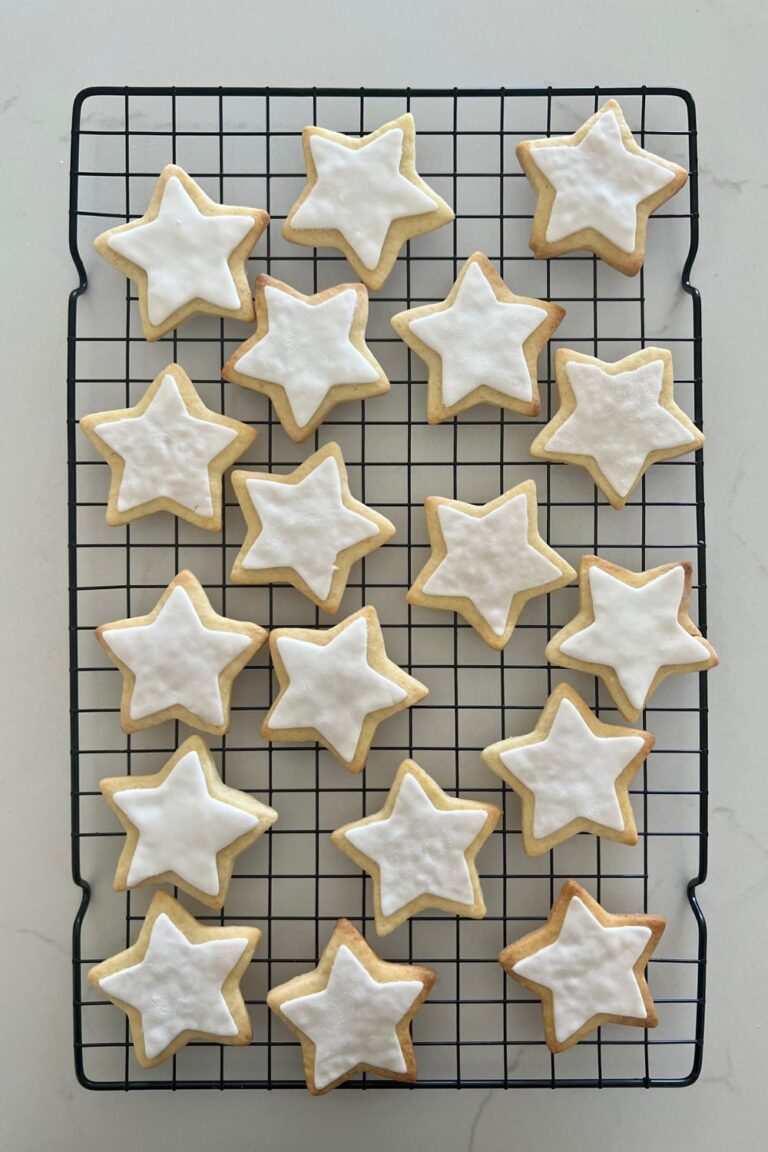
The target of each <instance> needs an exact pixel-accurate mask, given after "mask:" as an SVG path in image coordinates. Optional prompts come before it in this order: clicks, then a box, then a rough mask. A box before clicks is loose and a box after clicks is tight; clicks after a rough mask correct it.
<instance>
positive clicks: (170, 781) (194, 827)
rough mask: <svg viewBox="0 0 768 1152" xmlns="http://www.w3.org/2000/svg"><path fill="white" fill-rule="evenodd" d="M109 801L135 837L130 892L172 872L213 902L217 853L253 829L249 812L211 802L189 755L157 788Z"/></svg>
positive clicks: (196, 760)
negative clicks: (136, 836) (145, 882)
mask: <svg viewBox="0 0 768 1152" xmlns="http://www.w3.org/2000/svg"><path fill="white" fill-rule="evenodd" d="M112 799H113V802H114V803H115V804H116V805H117V807H118V808H119V809H120V811H121V812H124V813H125V815H126V816H127V817H128V819H129V820H130V821H131V823H132V824H133V825H134V827H135V828H136V829H137V830H138V833H139V839H138V843H137V845H136V848H135V851H134V853H133V858H132V860H131V865H130V868H129V871H128V877H127V883H128V886H129V887H130V888H132V887H134V886H135V885H136V884H140V883H141V882H142V881H143V880H148V879H150V878H152V877H155V876H159V875H161V874H162V873H163V872H175V873H176V875H177V876H179V877H181V879H182V880H185V881H186V882H187V884H191V885H192V886H193V887H194V888H199V889H200V891H201V892H206V893H207V894H208V895H210V896H215V895H216V893H217V892H218V891H219V874H218V868H217V861H216V857H217V855H218V853H219V852H221V850H222V849H223V848H227V847H228V846H229V845H230V844H232V843H233V841H235V840H237V839H239V838H240V837H241V836H244V835H245V833H246V832H250V831H251V830H252V829H253V828H256V827H257V825H258V824H259V820H258V818H257V817H256V816H254V815H252V814H251V813H250V812H244V811H243V810H242V809H241V808H238V807H236V806H235V805H234V804H226V803H224V802H223V801H222V800H217V799H215V798H214V797H213V796H211V794H210V792H209V791H208V785H207V782H206V778H205V773H204V772H203V767H202V764H201V763H200V756H199V754H198V753H197V752H195V751H194V750H192V751H189V752H187V754H186V755H185V756H182V757H181V759H180V760H179V761H178V763H177V764H175V765H174V767H173V768H172V769H171V772H170V773H169V775H168V776H167V777H166V778H165V780H164V781H163V782H162V784H159V785H157V786H156V787H148V788H126V789H124V790H123V791H120V792H115V793H114V794H113V796H112Z"/></svg>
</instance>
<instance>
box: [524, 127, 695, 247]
mask: <svg viewBox="0 0 768 1152" xmlns="http://www.w3.org/2000/svg"><path fill="white" fill-rule="evenodd" d="M531 149H532V158H533V162H534V164H535V165H536V167H537V168H538V169H539V170H540V171H541V172H542V173H543V174H544V176H546V178H547V180H548V181H549V183H550V184H551V185H552V186H553V187H554V189H555V199H554V204H553V206H552V211H551V214H550V217H549V223H548V224H547V232H546V239H547V241H548V242H549V243H550V244H553V243H556V242H557V241H558V240H563V239H564V238H565V237H566V236H571V235H572V234H573V233H574V232H578V231H579V230H580V229H582V228H594V230H595V231H596V232H599V233H600V235H601V236H604V237H605V239H606V240H609V241H610V242H611V243H612V244H615V245H616V247H617V248H620V249H621V251H622V252H633V251H634V249H635V244H636V239H637V206H638V204H641V203H642V202H643V200H647V199H648V197H649V196H653V195H654V194H655V193H656V192H658V191H660V189H662V188H665V187H666V186H667V184H669V183H671V182H672V181H673V180H674V179H675V174H674V172H672V171H670V169H669V168H666V167H665V166H664V165H662V164H659V163H658V162H657V161H656V160H655V159H653V158H652V154H651V153H648V152H646V153H644V154H643V155H642V156H638V155H637V154H636V153H634V152H630V151H629V150H628V149H627V148H626V147H625V146H624V141H623V139H622V135H621V127H620V125H619V121H618V119H617V118H616V115H615V113H614V112H613V110H612V109H610V108H609V109H607V110H606V111H605V112H604V113H603V115H601V116H599V117H598V119H597V120H596V121H595V123H594V124H593V125H592V127H591V128H590V129H589V131H588V132H587V134H586V136H584V138H583V139H582V140H581V142H580V143H579V144H577V145H575V146H574V145H571V144H553V145H549V146H547V145H544V144H542V143H534V144H532V145H531Z"/></svg>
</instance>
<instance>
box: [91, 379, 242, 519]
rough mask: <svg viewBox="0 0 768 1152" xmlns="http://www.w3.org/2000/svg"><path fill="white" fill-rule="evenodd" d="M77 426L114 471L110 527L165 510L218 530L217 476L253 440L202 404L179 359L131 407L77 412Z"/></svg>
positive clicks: (219, 478) (233, 422)
mask: <svg viewBox="0 0 768 1152" xmlns="http://www.w3.org/2000/svg"><path fill="white" fill-rule="evenodd" d="M80 427H81V429H82V430H83V432H84V433H85V435H86V436H87V437H88V439H89V440H90V441H91V443H92V444H93V446H94V448H95V449H96V451H97V452H99V453H100V455H102V456H103V457H104V459H105V460H106V461H107V463H108V464H109V467H110V469H111V472H112V480H111V483H110V488H109V498H108V502H107V523H108V524H112V525H116V524H130V523H131V521H133V520H137V519H138V518H139V517H141V516H149V515H151V514H152V513H153V512H160V511H165V512H170V513H171V514H172V515H173V516H179V517H180V518H181V519H182V520H188V521H189V522H190V524H196V525H197V527H198V528H208V529H210V530H211V531H219V530H220V528H221V508H222V495H221V493H222V476H223V474H224V472H225V471H226V469H227V468H229V467H230V465H232V464H234V462H235V460H237V458H238V457H239V456H242V454H243V452H245V451H246V449H248V448H249V447H250V445H251V444H253V441H254V440H255V439H256V432H255V430H254V429H253V428H249V426H248V425H247V424H241V423H240V421H239V420H233V419H231V417H229V416H221V415H219V413H218V412H212V411H211V409H210V408H206V406H205V405H204V404H203V402H202V400H201V399H200V397H199V396H198V394H197V392H196V391H195V388H194V386H193V384H192V381H191V380H190V378H189V376H187V374H186V372H185V371H184V369H183V368H181V367H180V366H179V365H178V364H169V365H168V367H167V368H165V369H164V370H163V371H162V372H161V373H160V375H159V376H157V377H156V379H155V380H154V381H153V382H152V383H151V384H150V386H149V388H148V389H147V391H146V392H145V393H144V395H143V396H142V398H141V400H140V401H139V403H138V404H136V405H135V406H134V407H133V408H117V409H114V410H113V411H111V412H94V413H92V414H91V415H89V416H81V418H80Z"/></svg>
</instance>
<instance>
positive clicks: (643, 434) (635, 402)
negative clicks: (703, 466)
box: [546, 360, 694, 496]
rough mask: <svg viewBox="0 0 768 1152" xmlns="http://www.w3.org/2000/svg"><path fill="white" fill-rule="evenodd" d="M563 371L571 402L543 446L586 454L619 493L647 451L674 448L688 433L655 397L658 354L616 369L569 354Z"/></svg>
mask: <svg viewBox="0 0 768 1152" xmlns="http://www.w3.org/2000/svg"><path fill="white" fill-rule="evenodd" d="M565 372H566V375H567V376H568V380H569V382H570V384H571V387H572V388H573V395H574V399H575V400H576V408H575V411H574V412H572V414H571V415H570V416H569V417H568V419H567V420H565V421H564V423H563V424H561V425H560V427H559V428H558V429H556V431H555V432H554V434H553V435H552V436H550V438H549V440H548V441H547V443H546V448H547V450H548V451H551V452H574V453H577V454H579V455H583V456H592V457H593V458H594V459H595V461H596V462H597V466H598V468H599V469H600V471H601V472H602V473H603V475H604V476H605V478H606V479H607V480H608V481H609V482H610V484H611V485H612V486H613V487H614V488H615V489H616V491H617V492H618V494H619V495H620V496H626V495H627V493H628V492H629V490H630V489H631V488H632V486H633V485H634V483H635V481H636V480H637V477H638V474H639V473H640V471H641V470H642V467H643V465H644V464H645V461H646V458H647V457H648V454H649V453H650V452H655V451H658V450H659V449H664V448H678V447H680V446H681V445H683V444H690V443H691V441H692V440H693V439H694V437H693V435H692V434H691V432H690V430H689V429H688V428H686V427H685V425H684V424H681V423H680V421H679V420H678V419H677V418H676V417H675V416H673V415H672V413H671V412H668V411H667V409H666V408H664V407H662V405H661V404H660V403H659V398H660V396H661V387H662V382H663V378H664V361H663V360H651V361H650V362H649V363H648V364H643V365H641V366H640V367H639V368H635V369H633V370H632V371H631V372H620V373H619V374H618V375H611V374H610V373H608V372H604V371H603V369H602V368H599V367H598V366H597V365H596V364H580V363H578V362H577V361H573V360H572V361H569V362H568V363H567V364H566V365H565Z"/></svg>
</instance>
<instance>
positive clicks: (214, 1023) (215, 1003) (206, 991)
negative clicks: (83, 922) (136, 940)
mask: <svg viewBox="0 0 768 1152" xmlns="http://www.w3.org/2000/svg"><path fill="white" fill-rule="evenodd" d="M247 947H248V940H247V938H245V937H243V938H242V939H241V938H240V937H233V938H232V939H230V940H206V941H205V942H204V943H201V944H191V943H190V941H189V940H188V939H187V938H186V936H185V935H184V933H183V932H182V931H181V930H180V929H179V928H177V927H176V925H175V924H174V923H173V921H172V920H171V919H170V917H169V916H167V915H166V914H165V913H164V912H162V913H161V914H160V915H159V916H158V918H157V920H156V921H155V923H154V925H153V927H152V934H151V936H150V940H149V945H148V947H147V951H146V955H145V956H144V959H143V960H142V961H141V962H140V963H139V964H134V965H133V966H132V967H130V968H124V969H122V971H120V972H113V973H112V975H111V976H104V977H102V979H101V980H100V981H99V987H100V988H101V989H102V990H103V991H104V992H106V993H107V995H108V996H114V997H116V998H117V999H118V1000H122V1001H123V1002H124V1003H125V1004H128V1005H130V1006H131V1007H132V1008H135V1009H136V1011H137V1012H139V1013H140V1015H141V1024H142V1030H143V1033H144V1049H145V1051H146V1054H147V1056H148V1058H149V1059H150V1060H152V1059H154V1057H155V1056H159V1055H160V1053H161V1052H162V1051H163V1049H165V1048H167V1047H168V1045H169V1044H172V1043H173V1041H174V1040H175V1039H176V1037H177V1036H179V1035H180V1034H181V1033H182V1032H185V1031H187V1030H188V1029H189V1030H192V1031H197V1032H205V1033H207V1034H209V1035H211V1036H236V1035H237V1033H238V1029H237V1024H236V1023H235V1021H234V1019H233V1017H232V1013H231V1012H230V1010H229V1008H228V1007H227V1003H226V1001H225V999H224V997H223V995H222V992H221V988H222V985H223V983H224V981H225V980H226V978H227V976H228V975H229V973H230V972H231V971H232V969H233V968H234V967H235V965H236V964H237V962H238V960H239V959H240V957H241V956H242V954H243V952H244V951H245V949H246V948H247Z"/></svg>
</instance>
